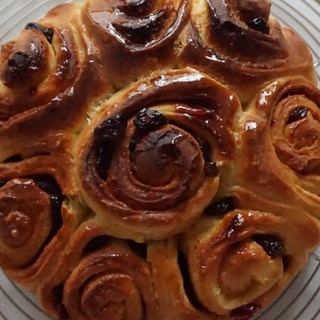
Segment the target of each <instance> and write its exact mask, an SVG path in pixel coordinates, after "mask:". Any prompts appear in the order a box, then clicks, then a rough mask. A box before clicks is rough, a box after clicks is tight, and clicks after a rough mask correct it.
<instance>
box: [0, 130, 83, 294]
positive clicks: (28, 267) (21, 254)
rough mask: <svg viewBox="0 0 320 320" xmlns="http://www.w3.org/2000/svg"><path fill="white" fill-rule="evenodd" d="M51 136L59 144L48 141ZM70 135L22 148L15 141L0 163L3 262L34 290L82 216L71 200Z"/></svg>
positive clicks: (73, 190)
mask: <svg viewBox="0 0 320 320" xmlns="http://www.w3.org/2000/svg"><path fill="white" fill-rule="evenodd" d="M59 138H60V141H59ZM53 141H54V142H55V144H56V145H57V146H58V148H57V149H55V148H52V147H49V146H51V143H53ZM58 141H59V142H58ZM70 141H72V139H67V138H66V137H64V138H61V137H59V135H53V136H52V137H50V138H49V137H46V138H44V139H43V140H41V141H39V142H38V143H33V144H30V145H29V146H25V147H24V148H21V145H19V147H18V146H17V145H14V146H12V147H11V149H10V150H11V152H13V154H12V155H10V156H9V157H6V158H5V159H2V163H1V164H0V180H1V183H0V185H1V187H0V252H1V253H0V265H1V267H2V268H3V270H4V271H5V272H6V273H7V274H8V275H9V276H10V277H11V278H12V279H14V280H16V281H17V282H18V283H20V284H21V285H23V286H24V287H26V288H28V289H30V290H35V289H36V286H37V285H38V284H39V283H40V281H42V280H43V279H44V278H45V277H46V276H47V275H48V274H50V271H51V270H52V268H53V267H54V265H53V264H52V261H53V260H52V259H55V255H57V254H58V253H59V251H60V250H61V248H63V246H64V245H65V244H66V243H67V241H68V237H69V236H70V234H71V233H72V231H73V230H74V228H75V227H76V225H77V224H78V223H79V220H80V218H81V214H80V213H81V212H80V210H79V211H78V212H77V208H78V206H79V205H78V204H76V203H75V202H74V201H73V196H74V195H75V194H76V193H77V191H76V184H75V183H74V182H72V180H70V179H66V177H67V176H68V174H69V171H68V167H69V168H70V166H71V165H72V156H71V155H70V154H69V153H68V152H66V151H64V148H66V146H69V145H70ZM62 150H63V153H64V154H62V152H61V151H62ZM2 151H3V150H2ZM36 152H38V153H36ZM59 153H60V154H59ZM58 154H59V156H58ZM3 156H5V153H3V152H2V154H1V157H3ZM6 156H8V155H6Z"/></svg>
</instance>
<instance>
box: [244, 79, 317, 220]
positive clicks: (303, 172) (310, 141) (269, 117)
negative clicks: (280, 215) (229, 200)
mask: <svg viewBox="0 0 320 320" xmlns="http://www.w3.org/2000/svg"><path fill="white" fill-rule="evenodd" d="M319 97H320V96H319V90H318V89H317V87H316V86H314V84H313V83H311V82H310V81H308V80H306V79H304V78H300V77H298V78H296V77H294V78H290V77H289V78H285V79H283V80H279V81H276V82H274V83H272V84H270V85H269V86H267V87H266V88H265V89H264V90H262V91H261V92H260V93H258V95H257V97H256V98H255V99H254V100H253V102H252V104H251V105H250V106H249V108H248V113H247V116H246V117H244V118H243V119H242V122H241V126H242V128H243V129H244V130H243V140H242V144H241V147H240V148H242V147H243V149H242V150H241V157H242V156H243V157H249V158H251V161H252V163H253V164H254V165H253V166H251V169H250V172H249V171H246V170H245V171H242V172H241V174H240V180H241V181H242V184H245V185H246V187H247V188H249V189H250V190H255V192H257V193H259V194H261V195H262V194H263V195H264V196H268V197H270V198H273V197H274V195H275V194H276V193H277V192H281V194H283V195H284V194H285V195H286V197H284V199H283V201H284V202H287V203H289V204H290V203H291V204H293V205H295V206H298V207H301V208H302V207H303V208H304V209H305V210H307V211H308V212H309V213H311V214H313V215H315V216H316V217H319V213H318V210H317V209H316V208H317V206H318V205H319V199H318V191H317V185H318V183H319V173H318V163H319V155H318V147H317V144H318V139H317V137H318V130H319V129H318V127H319V123H318V118H319ZM261 115H262V116H261ZM258 141H259V142H258ZM261 141H263V143H261ZM239 160H240V159H239ZM240 162H241V163H242V164H241V165H244V166H246V164H245V163H244V162H243V161H242V160H240ZM275 164H276V165H275ZM239 169H240V168H239ZM240 170H242V169H240ZM261 170H263V173H262V171H261ZM267 173H268V174H267ZM245 176H246V177H245ZM269 183H270V184H271V185H272V186H273V187H272V190H268V188H266V189H264V191H262V189H261V187H262V186H265V185H266V184H269ZM275 190H278V191H277V192H275ZM272 194H273V195H272Z"/></svg>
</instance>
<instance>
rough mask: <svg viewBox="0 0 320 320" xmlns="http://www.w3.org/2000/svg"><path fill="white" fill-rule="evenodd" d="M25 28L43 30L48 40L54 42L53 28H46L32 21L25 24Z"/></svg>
mask: <svg viewBox="0 0 320 320" xmlns="http://www.w3.org/2000/svg"><path fill="white" fill-rule="evenodd" d="M25 29H26V30H29V29H31V30H38V31H41V32H42V33H43V34H44V36H45V37H46V39H47V40H48V42H49V43H52V38H53V29H52V28H44V27H42V26H40V25H39V24H38V23H36V22H30V23H28V24H27V25H26V26H25Z"/></svg>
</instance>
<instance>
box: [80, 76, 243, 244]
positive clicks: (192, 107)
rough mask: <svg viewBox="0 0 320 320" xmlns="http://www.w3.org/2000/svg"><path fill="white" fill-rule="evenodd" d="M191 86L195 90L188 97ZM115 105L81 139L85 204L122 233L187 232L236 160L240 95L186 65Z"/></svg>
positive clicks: (131, 92) (132, 91) (155, 235)
mask: <svg viewBox="0 0 320 320" xmlns="http://www.w3.org/2000/svg"><path fill="white" fill-rule="evenodd" d="M186 88H189V89H188V90H189V91H190V92H191V91H192V94H189V95H188V96H187V97H184V92H185V90H186ZM142 90H143V91H142ZM109 105H110V107H109V106H108V107H106V110H108V113H107V116H106V115H105V114H103V115H102V117H101V118H100V119H102V120H98V121H99V122H98V121H97V122H95V123H94V124H93V125H92V126H91V127H90V128H89V130H87V131H86V132H85V133H84V135H83V137H82V138H81V139H80V142H81V143H80V146H79V150H80V151H79V154H80V158H79V159H80V161H79V163H78V179H79V182H80V185H81V189H82V192H83V194H84V198H85V200H86V202H87V203H88V205H89V206H90V207H91V208H92V209H93V210H94V211H95V212H96V213H97V215H98V216H99V217H100V218H102V217H104V218H103V219H105V217H106V216H108V224H110V225H114V226H115V227H116V228H115V229H114V230H110V231H109V232H112V233H113V235H116V236H120V237H129V238H131V239H135V240H137V241H141V240H143V239H150V238H151V239H156V238H163V237H164V236H167V235H170V234H174V233H178V232H180V231H181V230H184V229H185V228H186V227H187V226H188V225H189V224H190V223H191V222H192V221H194V220H195V219H196V218H197V217H198V216H199V215H200V214H201V212H202V211H203V209H204V208H205V207H206V205H207V204H208V203H209V202H210V201H211V199H212V197H213V196H214V194H215V192H216V190H217V187H218V183H219V166H220V165H222V163H224V161H226V162H227V161H230V160H231V159H232V157H233V151H234V143H235V141H234V137H233V135H232V127H233V125H234V120H233V119H234V117H235V114H236V113H237V111H239V102H238V100H237V99H236V97H235V96H234V95H233V94H232V93H231V92H230V91H229V90H227V89H226V88H223V87H221V86H220V85H218V84H217V83H216V82H215V81H213V80H210V79H209V78H206V77H205V76H204V75H202V74H200V73H197V72H195V71H193V70H182V71H177V72H170V73H168V74H166V75H161V76H158V77H155V78H153V79H150V80H149V81H148V82H141V83H139V84H137V85H135V86H133V87H132V88H131V89H129V90H128V91H125V92H124V93H123V94H122V96H121V97H120V98H119V97H117V100H115V101H114V102H110V104H109ZM111 108H112V109H111ZM110 109H111V110H112V111H111V112H110V111H109V110H110ZM223 119H225V120H226V123H224V124H222V123H221V121H224V120H223ZM200 199H201V200H200ZM186 208H188V210H186ZM115 230H116V231H115ZM132 231H134V232H132Z"/></svg>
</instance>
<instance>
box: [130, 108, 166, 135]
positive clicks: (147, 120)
mask: <svg viewBox="0 0 320 320" xmlns="http://www.w3.org/2000/svg"><path fill="white" fill-rule="evenodd" d="M167 123H168V120H167V119H166V117H165V116H164V115H163V114H161V113H160V112H159V111H157V110H148V109H142V110H140V111H139V113H138V114H137V115H136V117H135V119H134V120H133V124H134V125H135V127H136V128H137V130H139V131H141V132H149V131H153V130H156V129H158V128H160V127H162V126H164V125H166V124H167Z"/></svg>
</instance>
